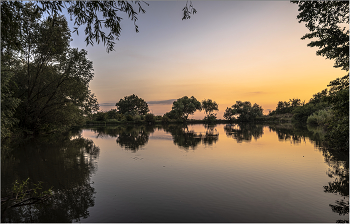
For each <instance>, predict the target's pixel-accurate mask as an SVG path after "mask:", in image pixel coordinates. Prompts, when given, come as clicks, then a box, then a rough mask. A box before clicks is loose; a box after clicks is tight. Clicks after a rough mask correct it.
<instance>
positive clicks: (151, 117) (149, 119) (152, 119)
mask: <svg viewBox="0 0 350 224" xmlns="http://www.w3.org/2000/svg"><path fill="white" fill-rule="evenodd" d="M145 120H146V122H148V123H154V122H155V121H156V118H155V116H154V114H146V116H145Z"/></svg>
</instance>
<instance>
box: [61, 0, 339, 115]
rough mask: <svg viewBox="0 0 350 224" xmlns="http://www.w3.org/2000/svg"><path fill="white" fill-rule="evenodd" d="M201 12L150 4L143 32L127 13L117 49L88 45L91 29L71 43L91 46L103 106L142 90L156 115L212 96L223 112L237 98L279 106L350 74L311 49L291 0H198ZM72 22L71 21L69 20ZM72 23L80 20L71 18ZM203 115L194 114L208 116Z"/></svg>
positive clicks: (179, 4) (94, 84) (141, 21)
mask: <svg viewBox="0 0 350 224" xmlns="http://www.w3.org/2000/svg"><path fill="white" fill-rule="evenodd" d="M192 2H193V5H194V7H195V8H196V10H197V14H195V15H193V16H191V19H189V20H182V9H183V7H184V6H185V5H186V1H147V3H149V6H146V5H144V8H145V10H146V13H145V14H140V15H139V16H138V21H137V25H138V26H139V32H138V33H136V32H135V27H134V25H133V22H131V21H130V20H129V19H128V18H127V16H123V18H124V19H123V20H122V23H121V28H122V31H121V36H120V38H119V40H118V41H116V44H115V51H112V52H110V53H107V52H106V47H105V46H104V45H103V44H99V45H98V44H95V45H94V46H91V45H89V46H86V43H85V42H84V39H85V37H84V31H83V28H80V32H79V36H77V35H75V34H73V35H72V38H73V41H72V42H71V46H72V47H77V48H79V49H82V48H83V49H86V50H87V51H88V58H89V60H91V61H92V62H93V65H94V74H95V76H94V79H93V80H92V81H91V82H90V89H91V91H92V92H93V93H94V94H95V95H96V97H97V99H98V102H99V104H100V110H103V111H107V110H110V109H115V108H116V107H115V104H116V103H117V102H118V101H119V100H120V99H122V98H124V97H125V96H129V95H132V94H136V95H137V96H139V97H141V98H142V99H144V100H145V101H146V102H148V105H149V107H150V110H151V112H152V113H154V114H155V115H163V114H164V113H166V112H169V111H170V110H171V106H172V102H173V101H174V100H176V99H178V98H181V97H183V96H188V97H191V96H194V97H195V98H196V99H197V100H199V101H202V100H204V99H212V100H213V101H216V102H217V104H218V105H219V111H218V112H217V117H218V118H219V119H222V118H223V113H224V111H225V109H226V108H227V107H230V106H232V105H233V104H235V103H236V101H250V102H251V103H252V104H254V103H257V104H258V105H260V106H262V108H263V109H264V113H265V114H267V113H268V111H269V110H274V109H275V108H276V106H277V103H278V101H288V100H289V99H293V98H299V99H301V100H302V101H304V100H305V101H306V102H308V100H309V99H310V98H311V97H312V96H313V94H315V93H317V92H319V91H321V90H323V89H325V88H327V85H328V84H329V82H330V81H331V80H334V79H336V78H338V77H342V76H344V75H346V72H345V71H344V70H341V69H340V68H334V67H333V65H334V61H332V60H327V59H325V58H324V57H322V56H317V55H316V51H317V49H316V48H310V47H307V44H308V43H309V42H310V40H301V39H300V38H301V37H302V36H303V35H304V34H306V33H308V32H309V31H308V29H307V28H306V27H305V24H304V23H299V22H298V20H297V18H296V17H297V15H298V6H297V5H296V4H292V3H290V2H289V1H192ZM68 19H69V18H68ZM69 24H70V27H71V28H73V22H69ZM203 117H204V112H203V111H202V112H199V111H198V112H196V113H195V114H194V115H192V116H190V117H189V118H194V119H201V118H203Z"/></svg>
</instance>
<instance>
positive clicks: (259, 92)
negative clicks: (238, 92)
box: [248, 91, 264, 94]
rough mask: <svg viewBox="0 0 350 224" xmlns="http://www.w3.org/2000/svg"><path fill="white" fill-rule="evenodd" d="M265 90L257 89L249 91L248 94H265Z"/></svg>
mask: <svg viewBox="0 0 350 224" xmlns="http://www.w3.org/2000/svg"><path fill="white" fill-rule="evenodd" d="M263 93H264V92H262V91H256V92H248V94H263Z"/></svg>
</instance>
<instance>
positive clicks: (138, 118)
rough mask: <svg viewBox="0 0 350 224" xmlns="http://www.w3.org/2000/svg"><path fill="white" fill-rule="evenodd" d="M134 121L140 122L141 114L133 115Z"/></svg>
mask: <svg viewBox="0 0 350 224" xmlns="http://www.w3.org/2000/svg"><path fill="white" fill-rule="evenodd" d="M134 121H135V122H137V123H139V122H141V116H140V115H135V116H134Z"/></svg>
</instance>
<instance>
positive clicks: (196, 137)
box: [163, 125, 219, 150]
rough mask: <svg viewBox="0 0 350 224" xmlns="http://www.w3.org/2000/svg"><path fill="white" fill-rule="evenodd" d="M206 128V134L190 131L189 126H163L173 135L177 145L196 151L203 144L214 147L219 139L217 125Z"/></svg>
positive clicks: (206, 126)
mask: <svg viewBox="0 0 350 224" xmlns="http://www.w3.org/2000/svg"><path fill="white" fill-rule="evenodd" d="M204 127H205V128H206V132H205V133H196V132H195V131H193V130H189V129H188V126H187V125H166V126H163V129H164V131H165V132H168V133H170V134H171V135H172V137H173V141H174V144H175V145H177V146H179V147H180V148H184V149H185V150H188V149H192V150H194V149H196V147H197V146H198V144H199V143H201V142H202V143H203V144H204V145H213V143H216V141H218V139H219V134H218V133H217V131H216V129H215V125H205V126H204Z"/></svg>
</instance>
